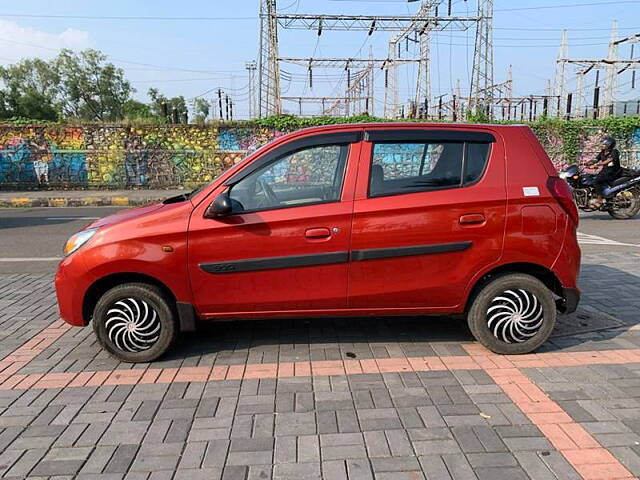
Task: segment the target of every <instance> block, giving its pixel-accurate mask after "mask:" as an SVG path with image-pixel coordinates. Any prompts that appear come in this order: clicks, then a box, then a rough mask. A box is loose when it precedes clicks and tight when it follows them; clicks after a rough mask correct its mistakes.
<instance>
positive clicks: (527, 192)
mask: <svg viewBox="0 0 640 480" xmlns="http://www.w3.org/2000/svg"><path fill="white" fill-rule="evenodd" d="M522 193H524V196H525V197H539V196H540V190H538V187H522Z"/></svg>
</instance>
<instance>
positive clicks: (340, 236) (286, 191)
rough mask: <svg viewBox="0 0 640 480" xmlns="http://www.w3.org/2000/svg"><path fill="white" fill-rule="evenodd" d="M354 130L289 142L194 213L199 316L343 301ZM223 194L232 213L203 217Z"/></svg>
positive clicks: (192, 247) (192, 248) (192, 270)
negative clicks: (216, 216)
mask: <svg viewBox="0 0 640 480" xmlns="http://www.w3.org/2000/svg"><path fill="white" fill-rule="evenodd" d="M361 133H362V132H361V131H359V130H358V131H347V132H345V131H341V132H338V133H328V134H322V135H315V136H312V137H302V138H298V139H295V140H292V141H290V142H287V143H285V144H284V145H281V146H279V147H277V148H276V149H275V150H271V151H269V152H268V153H266V154H264V155H263V156H262V157H259V158H257V159H256V160H254V161H252V162H251V163H250V164H248V165H246V166H245V167H244V168H243V169H241V170H240V171H239V172H238V173H236V174H235V175H234V176H233V177H232V178H231V179H230V180H228V181H226V182H225V185H220V186H218V187H217V188H216V190H215V191H214V192H213V195H211V196H209V197H208V198H207V200H206V201H204V202H202V203H201V204H200V205H199V206H198V207H197V208H196V209H195V210H194V212H193V213H192V216H191V222H190V226H189V247H188V248H189V259H188V263H189V274H190V279H191V287H192V291H193V295H194V300H195V303H196V309H197V310H198V312H199V313H200V314H201V315H203V316H204V317H216V316H234V315H235V316H249V317H250V316H269V315H270V314H274V315H275V314H277V313H280V314H282V313H286V312H291V313H292V314H294V315H295V314H299V313H301V312H303V311H317V310H326V309H340V308H345V307H346V305H347V280H348V265H349V263H348V260H349V240H350V234H351V220H352V214H353V195H354V188H355V179H356V170H357V167H358V162H357V160H358V157H359V147H360V143H359V140H360V137H361ZM224 191H228V193H229V196H230V198H231V202H232V204H233V213H232V214H231V215H229V216H225V217H223V218H205V211H206V208H207V207H208V205H209V204H210V203H211V202H212V200H213V199H214V198H215V196H216V195H218V194H220V193H222V192H224Z"/></svg>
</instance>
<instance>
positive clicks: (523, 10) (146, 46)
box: [0, 0, 640, 118]
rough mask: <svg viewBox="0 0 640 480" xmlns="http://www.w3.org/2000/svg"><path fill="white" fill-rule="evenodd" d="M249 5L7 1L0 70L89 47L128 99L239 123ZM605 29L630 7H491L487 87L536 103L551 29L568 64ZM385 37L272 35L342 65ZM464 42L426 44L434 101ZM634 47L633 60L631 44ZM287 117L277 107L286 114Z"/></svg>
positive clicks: (253, 23) (322, 91)
mask: <svg viewBox="0 0 640 480" xmlns="http://www.w3.org/2000/svg"><path fill="white" fill-rule="evenodd" d="M476 1H477V0H452V4H453V7H452V9H453V14H458V15H467V14H469V15H472V14H473V13H474V11H475V8H476V5H477V3H476ZM443 3H444V4H446V3H447V0H443ZM258 8H259V0H235V1H226V0H186V1H182V2H176V1H167V0H153V1H151V0H137V1H132V0H128V1H127V0H110V1H109V2H105V1H99V0H88V1H85V2H78V1H77V0H76V1H72V0H56V1H55V2H52V1H51V0H22V1H21V2H18V3H15V2H11V3H9V2H6V3H3V5H2V6H0V64H2V65H8V64H11V63H15V62H16V61H18V60H20V59H22V58H27V57H40V58H51V57H53V56H55V55H56V53H57V52H58V51H59V49H60V48H70V49H73V50H82V49H85V48H94V49H98V50H101V51H102V52H104V53H105V54H106V55H107V56H108V57H109V60H110V61H111V62H113V63H114V64H116V65H117V66H119V67H121V68H123V69H124V71H125V73H126V76H127V78H128V79H129V80H130V81H131V84H132V85H133V87H134V88H135V89H136V93H135V94H134V96H135V98H137V99H139V100H142V101H147V100H148V97H147V91H148V89H149V88H150V87H155V88H158V89H160V91H161V92H163V93H164V94H165V95H167V96H174V95H183V96H185V98H187V99H188V100H190V99H192V98H194V97H203V98H205V99H207V100H213V99H214V94H215V91H216V90H217V89H218V88H222V89H223V90H224V91H225V92H226V93H227V94H228V95H229V96H230V97H231V98H232V99H233V100H234V103H235V114H236V117H237V118H242V117H247V115H248V98H249V88H248V75H247V71H246V69H245V65H246V62H248V61H251V60H255V59H256V57H257V52H258V44H259V38H258V34H259V20H258ZM418 8H419V2H412V3H409V2H407V1H406V0H278V10H280V11H282V12H286V13H295V12H297V13H314V14H322V13H323V14H368V15H375V14H380V15H392V14H403V15H406V14H411V13H414V12H416V11H417V10H418ZM443 10H446V8H443ZM441 14H442V13H441ZM87 17H93V18H87ZM123 17H137V18H123ZM150 17H156V18H150ZM157 17H164V18H162V19H158V18H157ZM614 20H617V21H618V32H619V35H618V36H619V37H624V36H628V35H632V34H636V33H640V1H639V0H617V1H616V0H494V45H495V50H494V58H495V60H494V64H495V70H494V79H495V81H496V82H500V81H504V80H505V79H506V76H507V69H508V68H509V66H510V65H511V66H512V71H513V81H514V82H513V84H514V95H529V94H544V93H545V89H546V86H547V81H548V79H553V77H554V70H555V65H556V58H557V56H558V51H559V44H560V37H561V31H562V30H563V29H568V30H569V54H570V56H571V57H574V58H575V57H582V58H584V57H587V58H594V57H598V58H604V57H606V55H607V50H608V42H609V38H610V36H611V26H612V23H613V21H614ZM390 35H391V34H390V33H386V32H375V33H374V34H373V35H372V36H370V37H369V36H368V35H367V32H330V31H325V32H323V34H322V35H321V36H320V37H319V36H318V35H317V32H315V31H314V32H310V31H301V30H282V31H281V32H280V56H282V57H305V58H306V57H312V56H313V57H321V56H325V57H349V58H352V57H356V56H358V55H359V56H362V57H368V56H369V53H370V52H371V53H372V54H373V56H374V57H377V58H386V56H387V50H388V47H387V45H388V40H389V38H390ZM474 38H475V32H474V30H473V29H471V30H468V31H466V32H464V31H444V32H441V33H438V34H437V35H436V36H434V38H433V42H432V48H431V82H432V93H433V95H434V96H436V95H451V94H452V92H453V90H454V89H455V86H456V83H457V81H458V80H460V84H461V91H462V94H463V95H465V94H466V93H467V92H468V85H469V77H470V74H471V65H472V60H473V46H474ZM636 47H637V54H636V56H637V57H640V43H639V44H637V45H636ZM416 54H417V52H416V51H415V47H414V46H413V45H409V50H408V51H406V45H405V46H404V48H403V51H402V55H403V56H409V57H413V56H415V55H416ZM629 55H630V47H629V46H624V47H623V48H621V50H620V56H629ZM281 68H282V70H284V71H285V72H286V73H285V75H284V78H285V79H284V80H283V83H282V88H283V91H284V92H286V93H285V94H286V95H288V96H297V95H307V96H327V95H332V96H337V95H341V94H342V93H341V92H342V91H344V88H345V84H346V75H345V72H344V70H342V69H337V70H336V69H334V70H329V69H327V70H325V69H317V70H315V71H314V80H313V88H311V87H310V85H309V81H308V76H307V75H306V73H305V72H306V70H305V69H304V68H302V67H299V68H298V67H295V66H291V65H282V67H281ZM377 70H378V71H377V72H376V74H375V84H376V85H377V88H376V97H377V101H376V105H375V109H374V111H373V113H377V114H381V113H382V111H381V110H382V92H381V88H382V84H383V82H384V79H383V78H384V74H383V72H382V71H381V70H379V69H377ZM574 71H575V69H574V68H573V67H570V68H569V70H568V85H567V89H568V91H571V90H572V89H573V88H575V76H574V74H573V72H574ZM603 74H604V72H602V73H601V79H602V78H604V75H603ZM399 75H400V100H401V101H404V100H407V99H409V98H412V97H413V96H414V92H413V91H414V87H413V83H414V82H413V78H415V67H414V66H409V67H403V69H402V70H401V71H400V73H399ZM289 79H290V80H289ZM638 80H639V81H638V86H637V88H636V89H631V73H630V72H625V73H623V74H621V75H620V76H619V85H620V89H619V90H620V93H619V99H636V98H637V99H640V76H639V78H638ZM594 82H595V72H592V73H591V74H590V75H589V76H588V77H587V78H586V79H585V85H586V86H587V90H589V89H591V90H592V89H593V85H594ZM587 97H588V98H589V97H590V94H588V95H587ZM297 108H298V107H297V105H292V104H285V109H287V110H290V111H292V112H296V111H297ZM306 108H307V109H308V110H307V111H305V112H304V113H314V112H313V106H309V107H306Z"/></svg>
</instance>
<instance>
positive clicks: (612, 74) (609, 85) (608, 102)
mask: <svg viewBox="0 0 640 480" xmlns="http://www.w3.org/2000/svg"><path fill="white" fill-rule="evenodd" d="M617 40H618V22H617V21H614V22H613V25H612V26H611V41H610V42H609V54H608V55H607V61H609V62H616V61H617V60H618V42H617ZM617 70H618V69H617V67H616V64H615V63H609V65H608V66H607V76H606V78H605V84H604V85H605V87H604V88H605V91H604V92H605V93H604V105H603V106H604V108H605V109H607V108H609V109H611V108H613V104H614V102H615V95H616V90H617V87H618V72H617ZM605 111H606V110H605Z"/></svg>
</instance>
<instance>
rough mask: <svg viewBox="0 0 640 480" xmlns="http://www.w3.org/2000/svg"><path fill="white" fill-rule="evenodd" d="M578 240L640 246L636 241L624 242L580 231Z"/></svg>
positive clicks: (582, 242) (595, 243)
mask: <svg viewBox="0 0 640 480" xmlns="http://www.w3.org/2000/svg"><path fill="white" fill-rule="evenodd" d="M578 242H579V243H581V244H583V245H615V246H618V247H640V245H636V244H634V243H622V242H618V241H616V240H611V239H610V238H604V237H599V236H598V235H588V234H586V233H581V232H578Z"/></svg>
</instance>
